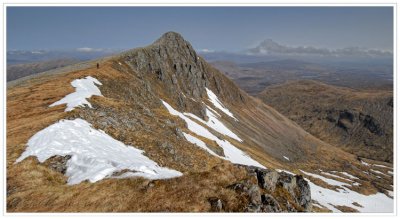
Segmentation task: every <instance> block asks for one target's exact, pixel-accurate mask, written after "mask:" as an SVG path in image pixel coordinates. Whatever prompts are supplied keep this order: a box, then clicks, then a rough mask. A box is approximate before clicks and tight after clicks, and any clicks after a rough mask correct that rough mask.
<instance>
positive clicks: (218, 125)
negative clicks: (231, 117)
mask: <svg viewBox="0 0 400 219" xmlns="http://www.w3.org/2000/svg"><path fill="white" fill-rule="evenodd" d="M183 114H184V115H185V116H190V117H192V118H194V119H196V120H197V121H199V122H201V123H203V124H205V125H207V126H208V127H210V128H212V129H214V130H215V131H217V132H219V133H221V134H223V135H226V136H229V137H231V138H233V139H235V140H237V141H239V142H243V140H242V139H240V138H239V136H237V135H236V134H235V133H233V132H232V131H231V130H230V129H229V128H228V127H226V126H225V125H224V124H223V123H222V122H221V121H219V120H218V119H217V117H216V116H215V114H214V113H212V112H211V111H210V110H208V109H206V115H207V117H208V121H207V122H206V121H204V120H202V119H201V118H199V117H198V116H196V115H194V114H192V113H183Z"/></svg>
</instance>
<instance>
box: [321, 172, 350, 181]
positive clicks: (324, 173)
mask: <svg viewBox="0 0 400 219" xmlns="http://www.w3.org/2000/svg"><path fill="white" fill-rule="evenodd" d="M321 173H322V174H323V175H327V176H332V177H335V178H339V179H343V180H346V181H350V182H352V181H351V180H350V179H347V178H344V177H341V176H338V175H335V174H332V173H327V172H321Z"/></svg>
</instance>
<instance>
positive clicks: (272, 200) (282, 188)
mask: <svg viewBox="0 0 400 219" xmlns="http://www.w3.org/2000/svg"><path fill="white" fill-rule="evenodd" d="M245 168H246V169H247V171H248V174H249V175H251V176H253V177H252V178H250V179H249V180H245V181H243V182H238V183H234V184H232V185H230V186H229V187H228V188H230V189H233V190H235V191H236V192H237V193H240V194H242V195H243V196H245V197H246V198H247V200H248V204H247V207H246V209H244V211H246V212H309V211H311V208H312V203H311V190H310V186H309V184H308V182H307V181H306V180H305V179H304V178H303V177H302V176H301V175H292V174H289V173H286V172H277V171H275V170H267V169H261V168H257V167H245Z"/></svg>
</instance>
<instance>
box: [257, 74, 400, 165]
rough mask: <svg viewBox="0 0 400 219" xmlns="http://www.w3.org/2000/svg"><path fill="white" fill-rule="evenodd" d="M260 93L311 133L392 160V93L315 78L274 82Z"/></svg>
mask: <svg viewBox="0 0 400 219" xmlns="http://www.w3.org/2000/svg"><path fill="white" fill-rule="evenodd" d="M259 97H260V98H261V99H262V100H263V101H264V102H265V103H267V104H269V105H271V106H273V107H274V108H275V109H277V110H279V112H281V113H283V114H284V115H286V116H287V117H288V118H290V119H292V120H293V121H295V122H296V123H297V124H299V125H300V126H301V127H302V128H304V129H305V130H307V131H308V132H310V133H311V134H312V135H314V136H316V137H318V138H320V139H322V140H324V141H326V142H328V143H330V144H332V145H336V146H339V147H341V148H344V149H345V150H347V151H349V152H351V153H353V154H357V155H358V156H361V157H367V158H370V159H374V160H380V161H386V162H393V93H392V92H390V91H379V90H373V91H362V90H361V91H357V90H352V89H348V88H342V87H335V86H331V85H326V84H323V83H320V82H316V81H294V82H289V83H285V84H282V85H277V86H271V87H268V88H267V89H266V90H264V91H263V92H262V93H261V94H260V95H259Z"/></svg>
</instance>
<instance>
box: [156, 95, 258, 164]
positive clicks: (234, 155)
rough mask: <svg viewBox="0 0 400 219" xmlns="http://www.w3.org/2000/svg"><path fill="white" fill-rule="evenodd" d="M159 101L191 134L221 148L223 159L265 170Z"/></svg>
mask: <svg viewBox="0 0 400 219" xmlns="http://www.w3.org/2000/svg"><path fill="white" fill-rule="evenodd" d="M161 101H162V103H163V104H164V106H165V107H166V108H167V110H168V112H169V113H170V114H171V115H175V116H178V117H180V118H181V119H183V120H184V121H185V122H186V124H187V126H188V129H189V130H190V131H191V132H193V133H195V134H196V135H199V136H202V137H205V138H208V139H210V140H212V141H215V142H216V143H217V144H218V145H219V146H220V147H222V149H223V150H224V154H225V159H227V160H229V161H230V162H232V163H236V164H243V165H249V166H257V167H261V168H265V167H264V166H263V165H262V164H260V163H259V162H257V161H256V160H253V159H252V158H251V157H250V156H248V155H247V154H246V153H244V152H243V151H241V150H240V149H238V148H236V147H235V146H233V145H232V144H231V143H230V142H229V141H227V140H221V139H219V138H218V137H217V136H215V135H214V134H212V133H211V132H210V131H208V129H206V128H204V127H203V126H201V125H199V124H197V123H196V122H194V121H193V120H191V119H190V118H189V117H187V116H186V115H184V114H183V113H181V112H179V111H177V110H175V109H174V108H173V107H172V106H171V105H169V104H168V103H167V102H165V101H163V100H161ZM199 119H200V118H199ZM197 143H198V142H197ZM200 144H201V143H200ZM198 146H199V145H198ZM207 151H208V150H207Z"/></svg>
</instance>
